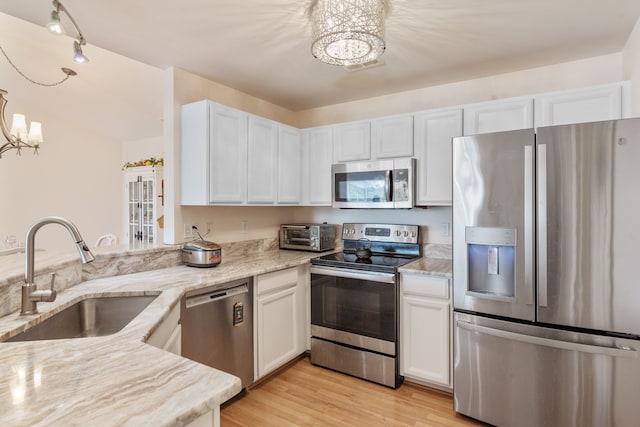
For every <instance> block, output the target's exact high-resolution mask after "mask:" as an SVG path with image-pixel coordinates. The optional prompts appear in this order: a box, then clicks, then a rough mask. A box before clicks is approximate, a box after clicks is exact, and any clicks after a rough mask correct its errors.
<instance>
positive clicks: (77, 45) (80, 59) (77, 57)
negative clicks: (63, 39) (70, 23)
mask: <svg viewBox="0 0 640 427" xmlns="http://www.w3.org/2000/svg"><path fill="white" fill-rule="evenodd" d="M85 43H86V42H85V41H84V39H80V41H78V40H75V41H74V42H73V62H76V63H78V64H83V63H85V62H89V58H87V57H86V56H85V55H84V53H82V45H83V44H85Z"/></svg>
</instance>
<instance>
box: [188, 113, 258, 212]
mask: <svg viewBox="0 0 640 427" xmlns="http://www.w3.org/2000/svg"><path fill="white" fill-rule="evenodd" d="M210 114H211V118H210V125H209V126H210V127H209V134H210V142H211V149H210V153H209V171H210V172H209V188H210V196H209V201H210V202H211V203H234V204H242V203H245V202H246V199H247V113H244V112H242V111H238V110H235V109H233V108H228V107H224V106H222V105H218V104H214V103H211V108H210ZM183 125H184V123H183ZM183 167H184V162H183ZM183 188H184V187H183Z"/></svg>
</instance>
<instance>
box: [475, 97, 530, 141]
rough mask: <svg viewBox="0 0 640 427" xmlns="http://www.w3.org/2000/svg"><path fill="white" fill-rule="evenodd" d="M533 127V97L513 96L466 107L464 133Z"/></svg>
mask: <svg viewBox="0 0 640 427" xmlns="http://www.w3.org/2000/svg"><path fill="white" fill-rule="evenodd" d="M532 127H533V98H511V99H507V100H501V101H489V102H483V103H480V104H473V105H467V106H465V107H464V134H465V135H475V134H479V133H490V132H502V131H507V130H517V129H527V128H532Z"/></svg>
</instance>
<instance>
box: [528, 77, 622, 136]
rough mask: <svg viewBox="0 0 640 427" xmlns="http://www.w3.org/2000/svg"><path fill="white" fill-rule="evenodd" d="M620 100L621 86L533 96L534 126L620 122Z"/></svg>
mask: <svg viewBox="0 0 640 427" xmlns="http://www.w3.org/2000/svg"><path fill="white" fill-rule="evenodd" d="M622 98H623V85H622V84H614V85H606V86H600V87H594V88H584V89H577V90H568V91H562V92H554V93H549V94H542V95H539V96H536V97H535V118H536V120H535V122H536V123H535V124H536V127H540V126H553V125H564V124H570V123H585V122H595V121H600V120H616V119H621V118H622V117H623V114H622Z"/></svg>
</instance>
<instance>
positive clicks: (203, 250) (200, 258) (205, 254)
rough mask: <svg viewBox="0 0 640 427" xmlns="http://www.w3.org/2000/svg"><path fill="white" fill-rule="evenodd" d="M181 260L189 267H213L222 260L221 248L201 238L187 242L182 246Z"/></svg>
mask: <svg viewBox="0 0 640 427" xmlns="http://www.w3.org/2000/svg"><path fill="white" fill-rule="evenodd" d="M182 262H184V264H185V265H188V266H190V267H215V266H217V265H219V264H220V263H221V262H222V249H221V248H220V245H218V244H216V243H213V242H207V241H206V240H202V239H201V240H194V241H192V242H187V243H185V244H184V245H183V246H182Z"/></svg>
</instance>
